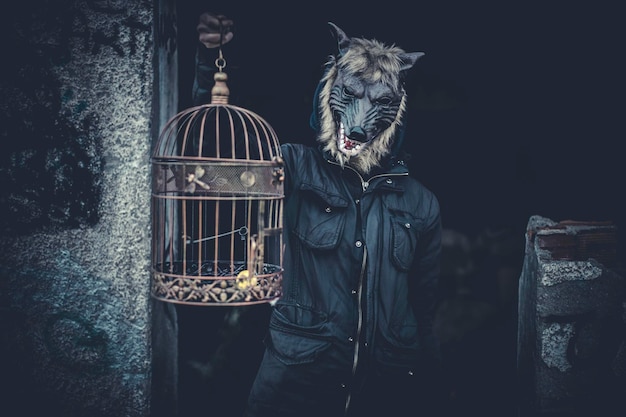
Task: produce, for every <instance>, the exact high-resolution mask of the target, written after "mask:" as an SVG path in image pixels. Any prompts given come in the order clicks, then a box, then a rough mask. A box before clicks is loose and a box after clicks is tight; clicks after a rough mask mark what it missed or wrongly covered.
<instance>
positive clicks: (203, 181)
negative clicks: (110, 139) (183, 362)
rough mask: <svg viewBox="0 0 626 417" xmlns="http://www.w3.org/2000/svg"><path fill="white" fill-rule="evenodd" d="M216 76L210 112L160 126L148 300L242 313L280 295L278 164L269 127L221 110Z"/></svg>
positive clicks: (236, 110) (224, 98)
mask: <svg viewBox="0 0 626 417" xmlns="http://www.w3.org/2000/svg"><path fill="white" fill-rule="evenodd" d="M226 79H227V77H226V74H225V73H224V72H222V71H221V69H220V71H219V72H216V74H215V86H214V88H213V92H212V93H213V98H212V101H211V103H210V104H205V105H201V106H196V107H192V108H189V109H186V110H183V111H181V112H180V113H178V114H177V115H175V116H174V117H173V118H171V119H170V120H169V121H168V123H167V124H166V125H165V126H164V128H163V130H162V132H161V134H160V136H159V139H158V141H157V144H156V146H155V149H154V153H153V156H152V174H153V187H152V296H153V297H156V298H158V299H160V300H163V301H168V302H174V303H181V304H193V305H247V304H257V303H264V302H270V301H273V300H275V299H277V298H278V297H280V295H281V280H282V265H283V263H282V254H283V250H282V247H283V239H282V230H283V227H282V218H283V216H282V215H283V197H284V192H283V165H282V159H281V154H280V144H279V141H278V138H277V136H276V133H275V132H274V130H273V129H272V127H271V126H270V125H269V124H268V123H267V122H266V121H265V120H264V119H263V118H262V117H260V116H259V115H257V114H255V113H254V112H251V111H249V110H246V109H244V108H241V107H237V106H234V105H231V104H229V103H228V93H229V92H228V87H227V86H226Z"/></svg>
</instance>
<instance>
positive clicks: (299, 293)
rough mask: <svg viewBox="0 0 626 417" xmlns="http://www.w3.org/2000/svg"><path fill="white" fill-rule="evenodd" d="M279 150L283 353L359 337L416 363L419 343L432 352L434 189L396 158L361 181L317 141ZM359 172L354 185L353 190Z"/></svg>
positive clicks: (382, 355) (389, 360) (382, 354)
mask: <svg viewBox="0 0 626 417" xmlns="http://www.w3.org/2000/svg"><path fill="white" fill-rule="evenodd" d="M282 153H283V159H284V161H285V178H286V183H285V194H286V199H285V221H284V222H285V230H284V234H283V235H284V239H285V256H284V270H285V273H284V278H283V296H282V297H281V298H280V300H279V301H278V302H277V303H276V305H275V308H274V313H273V315H272V318H271V322H270V330H271V337H272V343H273V350H274V351H275V353H276V354H277V355H278V356H279V357H281V358H283V359H284V360H285V361H294V360H296V361H300V362H301V361H313V360H314V358H315V356H316V354H318V353H319V352H320V351H321V350H323V349H325V348H327V347H328V346H329V345H331V344H341V345H345V346H355V345H356V344H357V341H361V342H362V344H363V345H362V347H361V350H360V352H359V355H363V357H368V358H371V359H374V361H375V363H376V364H377V365H380V366H381V367H383V368H389V370H402V371H407V372H408V371H410V370H412V369H413V368H414V367H415V366H416V365H417V363H418V361H419V359H420V356H421V355H423V354H424V349H428V351H427V353H435V352H434V351H433V350H432V348H433V347H434V346H432V343H433V341H432V340H431V337H432V319H433V315H434V308H435V302H436V288H437V282H438V276H439V258H440V243H441V224H440V214H439V205H438V201H437V199H436V198H435V196H434V195H433V194H432V193H431V192H430V191H429V190H428V189H426V188H425V187H424V186H423V185H422V184H420V183H419V182H418V181H416V180H415V179H413V178H412V177H410V176H409V173H408V169H407V168H406V166H405V165H404V164H402V163H396V164H394V165H393V166H392V167H390V169H388V170H386V171H384V172H382V173H380V174H377V175H375V176H373V177H372V178H370V179H369V180H368V181H367V182H365V180H364V179H362V178H361V177H360V176H359V175H358V174H357V173H356V171H353V170H351V169H350V168H348V167H346V168H341V167H340V166H339V165H338V164H336V163H334V162H333V161H330V160H328V159H327V158H326V157H325V155H323V154H322V152H321V151H320V150H319V149H317V148H313V147H305V146H302V145H293V144H285V145H283V146H282ZM355 180H358V183H357V185H359V187H360V190H358V191H356V192H355V191H350V190H351V189H352V190H354V183H355ZM351 183H352V184H351ZM303 346H306V349H303V348H302V347H303ZM294 347H297V348H294ZM349 359H350V361H353V360H360V358H359V357H352V358H349Z"/></svg>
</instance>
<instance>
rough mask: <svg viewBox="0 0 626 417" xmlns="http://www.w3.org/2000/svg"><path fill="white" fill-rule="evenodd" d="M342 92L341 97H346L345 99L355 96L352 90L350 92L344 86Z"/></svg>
mask: <svg viewBox="0 0 626 417" xmlns="http://www.w3.org/2000/svg"><path fill="white" fill-rule="evenodd" d="M342 92H343V95H344V96H346V97H354V96H355V94H354V92H353V91H352V90H350V89H349V88H348V87H346V86H344V87H343V90H342Z"/></svg>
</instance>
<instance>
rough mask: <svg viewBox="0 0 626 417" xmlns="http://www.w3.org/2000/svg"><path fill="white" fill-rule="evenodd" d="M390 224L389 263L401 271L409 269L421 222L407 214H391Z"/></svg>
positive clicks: (413, 256)
mask: <svg viewBox="0 0 626 417" xmlns="http://www.w3.org/2000/svg"><path fill="white" fill-rule="evenodd" d="M389 222H390V231H391V236H390V240H391V242H390V256H391V262H392V263H393V264H394V265H395V266H396V267H397V268H398V269H399V270H401V271H408V270H409V269H410V268H411V264H412V263H413V259H414V258H415V252H416V251H417V245H418V241H419V238H420V235H421V233H420V231H421V228H422V222H421V221H420V220H419V219H417V218H415V217H413V216H410V215H409V214H408V213H397V212H392V214H391V216H390V217H389Z"/></svg>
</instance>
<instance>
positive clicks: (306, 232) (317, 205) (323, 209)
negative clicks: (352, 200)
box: [292, 184, 348, 249]
mask: <svg viewBox="0 0 626 417" xmlns="http://www.w3.org/2000/svg"><path fill="white" fill-rule="evenodd" d="M347 207H348V201H347V200H346V199H344V198H343V197H341V196H338V195H333V194H328V193H326V192H324V190H320V189H318V188H313V187H310V186H307V185H306V184H302V185H301V187H300V192H299V193H298V201H297V215H296V217H295V219H294V223H293V224H292V230H293V231H294V234H295V235H296V236H297V237H298V239H300V240H301V241H302V242H303V243H304V244H305V245H306V246H308V247H310V248H312V249H333V248H335V247H337V244H338V243H339V238H340V237H341V235H342V233H343V229H344V226H345V222H346V210H347Z"/></svg>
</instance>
